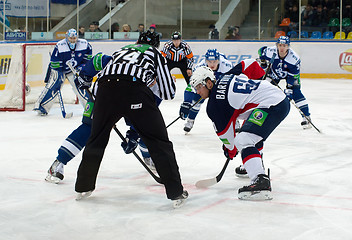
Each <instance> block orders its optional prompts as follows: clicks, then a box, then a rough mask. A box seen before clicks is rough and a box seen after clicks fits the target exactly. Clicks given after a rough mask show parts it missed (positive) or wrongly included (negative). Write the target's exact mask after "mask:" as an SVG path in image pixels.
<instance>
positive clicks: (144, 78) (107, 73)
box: [99, 44, 176, 100]
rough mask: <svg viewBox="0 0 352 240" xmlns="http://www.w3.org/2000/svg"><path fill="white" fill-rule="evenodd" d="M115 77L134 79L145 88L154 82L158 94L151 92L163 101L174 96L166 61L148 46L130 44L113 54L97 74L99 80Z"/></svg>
mask: <svg viewBox="0 0 352 240" xmlns="http://www.w3.org/2000/svg"><path fill="white" fill-rule="evenodd" d="M116 75H125V76H131V77H134V80H136V81H141V82H144V83H146V85H147V86H150V85H151V84H152V83H153V82H154V80H156V83H157V86H158V88H159V89H158V90H157V92H158V93H159V94H158V93H156V92H155V91H153V92H154V94H156V95H158V97H160V98H162V99H164V100H169V99H173V98H174V96H175V91H176V86H175V83H174V81H173V79H172V76H171V74H170V71H169V69H168V67H167V65H166V59H165V58H164V57H163V56H162V55H161V53H160V52H159V50H158V49H156V48H154V47H152V46H150V45H148V44H131V45H127V46H125V47H123V48H121V49H119V50H117V51H116V52H114V53H113V54H112V60H111V61H110V62H109V63H108V64H107V65H106V66H105V68H104V69H103V70H102V71H101V72H100V73H99V78H116ZM154 89H155V87H153V90H154Z"/></svg>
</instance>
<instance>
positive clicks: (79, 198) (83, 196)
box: [76, 190, 93, 201]
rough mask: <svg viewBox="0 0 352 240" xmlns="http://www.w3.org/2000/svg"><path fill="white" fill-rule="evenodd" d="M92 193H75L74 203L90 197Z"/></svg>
mask: <svg viewBox="0 0 352 240" xmlns="http://www.w3.org/2000/svg"><path fill="white" fill-rule="evenodd" d="M92 192H93V190H92V191H88V192H82V193H77V196H76V201H79V200H82V199H85V198H88V197H89V196H90V195H92Z"/></svg>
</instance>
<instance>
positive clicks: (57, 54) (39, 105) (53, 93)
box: [33, 29, 92, 116]
mask: <svg viewBox="0 0 352 240" xmlns="http://www.w3.org/2000/svg"><path fill="white" fill-rule="evenodd" d="M91 57H92V47H91V45H90V44H89V43H88V42H87V40H85V39H78V37H77V31H76V30H75V29H70V30H68V31H67V32H66V38H65V39H63V40H61V41H59V42H58V43H57V44H56V46H55V48H54V50H53V52H52V54H51V59H50V64H49V67H48V72H47V76H46V78H45V80H44V82H45V83H46V85H45V88H44V90H43V91H42V93H41V94H40V96H39V98H38V100H37V102H36V103H35V105H34V109H33V110H34V111H37V112H38V114H39V115H42V116H45V115H47V114H48V113H49V111H50V108H51V107H52V105H53V103H54V100H55V98H56V97H57V96H58V94H59V91H61V87H62V84H63V83H64V81H65V79H66V78H67V79H68V81H69V83H70V84H71V86H72V89H73V91H74V93H75V94H76V95H77V97H78V99H79V101H80V103H81V104H82V106H83V107H84V106H85V104H86V102H87V99H88V95H87V94H86V92H85V91H82V90H80V89H78V87H77V86H76V84H75V83H74V76H73V74H72V73H71V70H70V69H69V67H68V66H67V62H70V63H71V65H72V66H73V67H74V68H76V69H80V68H81V67H82V66H83V65H84V64H85V63H86V62H87V61H88V60H89V59H90V58H91Z"/></svg>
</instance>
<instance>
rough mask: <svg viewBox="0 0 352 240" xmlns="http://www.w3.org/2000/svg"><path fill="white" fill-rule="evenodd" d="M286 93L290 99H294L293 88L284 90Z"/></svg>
mask: <svg viewBox="0 0 352 240" xmlns="http://www.w3.org/2000/svg"><path fill="white" fill-rule="evenodd" d="M284 92H285V94H286V97H288V98H289V99H292V97H293V90H292V89H289V88H288V89H285V90H284Z"/></svg>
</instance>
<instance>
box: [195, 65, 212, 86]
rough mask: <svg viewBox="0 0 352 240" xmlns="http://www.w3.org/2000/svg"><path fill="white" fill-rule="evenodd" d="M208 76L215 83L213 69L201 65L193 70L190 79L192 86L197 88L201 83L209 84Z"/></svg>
mask: <svg viewBox="0 0 352 240" xmlns="http://www.w3.org/2000/svg"><path fill="white" fill-rule="evenodd" d="M208 78H209V79H210V81H212V82H213V84H215V82H216V79H215V75H214V72H213V70H211V69H210V68H209V67H205V66H201V67H199V68H197V69H196V70H195V71H194V72H193V74H192V77H191V79H190V83H191V86H192V87H193V88H194V89H196V87H197V86H198V85H199V84H202V85H203V86H205V85H206V84H207V79H208Z"/></svg>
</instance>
